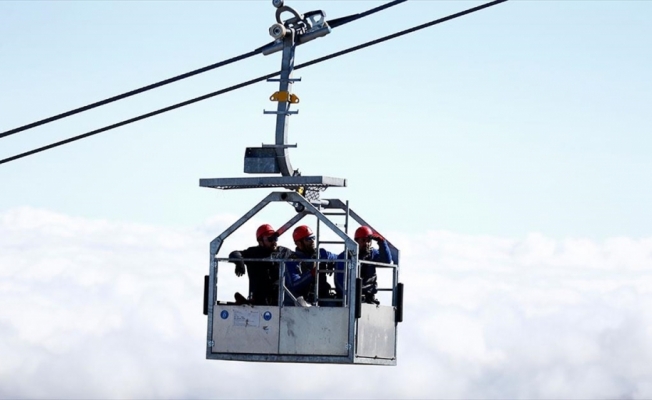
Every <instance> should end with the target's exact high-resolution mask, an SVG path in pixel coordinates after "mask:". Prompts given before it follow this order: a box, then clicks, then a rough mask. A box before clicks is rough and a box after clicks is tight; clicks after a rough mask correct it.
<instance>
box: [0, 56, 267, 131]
mask: <svg viewBox="0 0 652 400" xmlns="http://www.w3.org/2000/svg"><path fill="white" fill-rule="evenodd" d="M262 50H263V48H259V49H256V50H254V51H250V52H249V53H245V54H241V55H239V56H237V57H233V58H229V59H228V60H224V61H220V62H218V63H215V64H211V65H207V66H205V67H203V68H199V69H196V70H194V71H190V72H186V73H185V74H181V75H177V76H174V77H172V78H168V79H165V80H163V81H160V82H156V83H152V84H150V85H147V86H143V87H141V88H139V89H135V90H132V91H129V92H126V93H123V94H119V95H117V96H113V97H109V98H108V99H104V100H100V101H97V102H95V103H91V104H88V105H85V106H83V107H79V108H75V109H74V110H70V111H66V112H64V113H61V114H58V115H54V116H52V117H48V118H45V119H42V120H40V121H36V122H32V123H30V124H27V125H23V126H19V127H18V128H14V129H10V130H8V131H6V132H2V133H0V138H3V137H5V136H9V135H13V134H15V133H18V132H22V131H25V130H27V129H32V128H35V127H37V126H40V125H44V124H47V123H49V122H53V121H56V120H59V119H62V118H66V117H70V116H71V115H75V114H79V113H80V112H83V111H88V110H91V109H93V108H96V107H99V106H103V105H105V104H109V103H113V102H114V101H118V100H122V99H125V98H127V97H131V96H134V95H137V94H139V93H143V92H146V91H148V90H152V89H156V88H158V87H161V86H164V85H167V84H170V83H173V82H176V81H180V80H182V79H186V78H189V77H191V76H194V75H198V74H201V73H203V72H206V71H210V70H213V69H216V68H219V67H223V66H225V65H228V64H232V63H234V62H236V61H241V60H244V59H246V58H249V57H252V56H255V55H257V54H260V53H261V52H262Z"/></svg>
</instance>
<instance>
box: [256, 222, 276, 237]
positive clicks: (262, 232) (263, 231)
mask: <svg viewBox="0 0 652 400" xmlns="http://www.w3.org/2000/svg"><path fill="white" fill-rule="evenodd" d="M275 233H276V231H275V230H274V228H272V226H271V225H269V224H265V225H261V226H259V227H258V229H256V239H257V240H258V239H260V238H261V237H263V236H271V235H273V234H275Z"/></svg>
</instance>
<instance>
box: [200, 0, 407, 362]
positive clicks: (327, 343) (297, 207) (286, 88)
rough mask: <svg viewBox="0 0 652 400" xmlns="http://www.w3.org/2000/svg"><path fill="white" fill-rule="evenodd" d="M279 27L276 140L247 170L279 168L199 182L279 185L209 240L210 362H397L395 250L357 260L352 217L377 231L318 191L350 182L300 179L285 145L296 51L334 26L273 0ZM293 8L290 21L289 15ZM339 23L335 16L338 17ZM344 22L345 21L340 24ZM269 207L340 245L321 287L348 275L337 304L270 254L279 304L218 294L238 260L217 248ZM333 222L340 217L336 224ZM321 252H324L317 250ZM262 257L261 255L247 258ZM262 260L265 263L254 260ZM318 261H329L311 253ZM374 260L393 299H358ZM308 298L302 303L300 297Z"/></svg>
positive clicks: (249, 159)
mask: <svg viewBox="0 0 652 400" xmlns="http://www.w3.org/2000/svg"><path fill="white" fill-rule="evenodd" d="M272 3H273V5H274V7H276V8H277V10H276V23H275V24H274V25H272V27H271V28H270V30H269V33H270V35H271V36H272V37H273V38H274V39H275V41H274V42H272V43H271V44H270V45H268V46H267V50H266V51H264V52H263V54H265V55H268V54H272V53H274V52H277V51H282V52H283V53H282V63H281V73H280V78H278V79H268V81H270V82H279V90H278V91H277V92H275V93H274V94H272V96H271V97H270V100H271V101H275V102H277V103H278V106H277V109H276V110H275V111H264V113H265V114H273V115H276V132H275V135H276V142H275V144H273V145H262V147H254V148H247V149H246V151H245V162H244V172H245V173H248V174H278V173H280V174H281V176H271V177H270V176H256V177H239V178H214V179H200V186H201V187H207V188H214V189H222V190H233V189H252V188H258V189H261V188H268V189H270V188H271V189H277V190H279V189H280V191H273V192H271V193H270V194H268V195H267V196H266V197H265V198H264V199H263V200H261V201H260V202H259V203H258V204H257V205H256V206H254V207H253V208H252V209H251V210H249V211H248V212H247V213H246V214H245V215H243V216H242V217H241V218H240V219H238V220H237V221H236V222H235V223H234V224H233V225H231V226H230V227H229V228H228V229H227V230H225V231H224V232H222V233H221V234H220V235H218V236H217V237H216V238H215V239H214V240H213V241H212V242H211V244H210V268H209V274H208V275H206V276H205V279H204V314H205V315H206V316H207V341H206V358H207V359H211V360H237V361H257V362H295V363H332V364H371V365H396V360H397V354H396V338H397V326H398V323H399V322H401V321H402V319H403V285H402V284H401V283H399V250H398V249H397V248H396V247H394V246H393V245H392V244H391V243H390V242H389V241H387V244H388V245H389V248H390V252H391V255H392V260H393V263H391V264H383V263H376V262H374V263H372V262H370V261H363V260H360V259H359V249H358V244H357V243H356V242H355V241H354V240H353V239H352V238H351V237H350V236H349V226H350V222H351V220H352V221H353V222H355V223H357V224H359V225H361V226H362V225H364V226H369V227H370V228H372V229H373V227H372V226H371V225H370V224H368V223H367V222H366V221H365V220H363V219H362V218H361V217H360V216H359V215H358V214H357V213H355V212H354V211H353V210H351V209H350V208H349V204H348V202H346V201H342V200H339V199H322V198H321V192H322V191H323V190H325V189H327V188H329V187H346V180H345V179H341V178H332V177H326V176H301V174H300V172H299V171H298V170H294V169H293V168H292V165H291V163H290V159H289V154H288V149H289V148H292V147H296V145H289V144H288V143H287V133H288V119H289V116H290V115H292V114H296V113H297V112H298V111H291V110H290V106H291V105H293V104H297V103H298V102H299V98H298V97H297V96H296V95H295V94H293V93H292V92H291V90H292V85H293V83H295V82H296V81H300V79H295V78H293V77H292V72H293V67H294V53H295V48H296V46H297V45H299V44H303V43H306V42H308V41H310V40H313V39H316V38H318V37H321V36H324V35H326V34H328V33H330V31H331V27H330V26H329V24H328V22H326V19H325V13H324V12H323V11H321V10H318V11H311V12H308V13H305V14H300V13H298V12H297V11H296V10H294V9H293V8H291V7H288V6H285V5H283V1H280V0H274V1H273V2H272ZM284 13H285V14H287V13H289V14H290V15H291V17H290V18H288V19H285V20H283V19H282V18H281V16H283V15H284ZM335 21H338V20H335ZM340 23H341V22H340ZM271 203H285V204H288V205H290V206H291V208H290V209H289V211H290V213H291V214H292V215H293V216H291V217H290V218H289V219H288V221H287V222H286V223H285V224H284V225H283V226H282V227H281V228H280V229H278V231H277V233H278V234H280V235H282V234H283V233H285V232H287V231H288V230H289V229H290V228H292V227H293V226H295V225H296V224H297V223H298V222H299V221H301V220H302V219H303V218H305V217H314V218H315V222H316V227H317V229H316V235H315V236H316V238H315V239H316V246H317V248H318V249H319V247H320V246H322V245H340V246H342V249H343V251H344V254H345V257H344V258H343V259H342V260H340V261H339V262H340V266H341V267H343V268H341V269H338V270H337V271H334V272H333V271H330V270H328V269H318V270H317V271H316V274H315V284H317V282H318V280H319V276H320V275H321V274H333V273H335V274H343V275H344V277H343V282H344V288H343V291H342V293H341V296H340V297H339V298H338V299H335V300H334V302H335V305H334V306H332V305H333V304H331V306H322V305H321V304H323V303H322V302H320V299H319V298H318V297H315V298H314V299H312V302H311V304H309V303H307V302H306V301H305V299H297V298H296V297H295V296H293V294H292V293H291V291H290V290H288V288H287V287H286V285H285V274H286V272H287V271H286V264H287V262H289V260H288V259H283V258H273V256H272V258H270V259H265V260H264V261H268V262H270V263H271V262H273V263H276V265H278V266H279V268H278V270H279V280H278V303H277V304H278V305H277V306H262V305H253V306H252V305H248V304H235V303H233V302H223V301H218V300H217V294H218V292H219V291H220V290H221V288H220V285H219V282H218V279H217V276H218V270H219V268H221V266H223V265H224V263H228V262H230V261H234V260H233V259H229V258H228V257H224V255H223V254H221V253H220V250H221V249H222V246H223V244H224V243H225V242H226V241H227V240H228V238H229V236H231V235H232V234H233V233H234V232H235V231H237V230H238V229H239V228H241V227H242V226H243V225H244V224H245V223H246V222H247V221H248V220H250V219H251V218H252V217H253V216H254V215H256V214H257V213H258V212H260V211H261V210H262V209H263V208H265V207H267V206H268V205H270V204H271ZM331 219H344V221H343V223H342V221H340V222H339V223H338V222H334V221H333V220H331ZM325 230H329V231H331V232H332V233H333V234H334V235H335V237H336V238H338V240H334V241H328V240H322V237H323V231H325ZM316 254H320V253H319V251H317V253H316ZM244 261H256V260H244ZM257 261H263V260H257ZM310 261H314V262H317V263H318V262H325V261H328V260H320V259H313V260H310ZM364 263H371V264H374V266H375V267H376V268H377V269H382V270H386V271H389V272H390V274H391V282H388V284H386V285H385V286H382V284H381V286H380V287H379V291H382V292H385V293H386V294H389V296H386V297H387V298H390V299H391V300H389V302H387V304H383V303H381V304H368V303H365V302H363V301H362V282H361V279H360V268H361V265H362V264H364ZM300 300H303V301H300Z"/></svg>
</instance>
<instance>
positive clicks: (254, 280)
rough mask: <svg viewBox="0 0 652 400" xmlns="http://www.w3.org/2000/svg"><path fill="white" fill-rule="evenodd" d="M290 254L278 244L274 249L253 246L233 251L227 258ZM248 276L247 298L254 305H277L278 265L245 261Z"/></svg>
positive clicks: (276, 256) (281, 256) (270, 257)
mask: <svg viewBox="0 0 652 400" xmlns="http://www.w3.org/2000/svg"><path fill="white" fill-rule="evenodd" d="M290 254H292V250H290V249H288V248H287V247H283V246H278V248H277V249H276V250H272V249H268V248H265V247H262V246H253V247H249V248H248V249H245V250H242V251H234V252H232V253H231V254H229V258H245V259H247V258H269V259H282V258H287V257H288V256H289V255H290ZM244 264H245V265H246V266H247V275H248V276H249V299H250V300H251V303H252V304H254V305H278V278H279V276H278V275H279V265H278V263H277V262H270V261H245V262H244Z"/></svg>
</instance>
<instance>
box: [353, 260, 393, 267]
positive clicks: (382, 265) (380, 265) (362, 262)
mask: <svg viewBox="0 0 652 400" xmlns="http://www.w3.org/2000/svg"><path fill="white" fill-rule="evenodd" d="M360 264H369V265H375V266H377V267H381V268H396V267H398V264H387V263H381V262H376V261H365V260H360Z"/></svg>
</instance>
